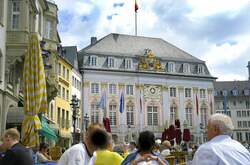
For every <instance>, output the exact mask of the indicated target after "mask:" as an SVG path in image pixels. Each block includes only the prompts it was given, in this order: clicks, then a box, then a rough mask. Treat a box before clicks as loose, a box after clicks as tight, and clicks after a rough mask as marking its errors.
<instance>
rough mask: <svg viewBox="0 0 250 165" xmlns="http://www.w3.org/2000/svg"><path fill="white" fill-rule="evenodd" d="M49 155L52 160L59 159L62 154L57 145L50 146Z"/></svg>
mask: <svg viewBox="0 0 250 165" xmlns="http://www.w3.org/2000/svg"><path fill="white" fill-rule="evenodd" d="M49 155H50V156H51V158H52V160H59V159H60V157H61V156H62V148H61V147H59V146H55V147H52V148H50V149H49Z"/></svg>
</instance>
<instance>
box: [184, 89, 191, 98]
mask: <svg viewBox="0 0 250 165" xmlns="http://www.w3.org/2000/svg"><path fill="white" fill-rule="evenodd" d="M191 96H192V89H191V88H185V97H188V98H190V97H191Z"/></svg>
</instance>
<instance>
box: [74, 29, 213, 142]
mask: <svg viewBox="0 0 250 165" xmlns="http://www.w3.org/2000/svg"><path fill="white" fill-rule="evenodd" d="M78 54H79V59H78V60H79V68H80V72H81V73H82V76H83V78H82V84H83V89H82V90H83V111H84V114H85V113H87V114H88V115H89V116H90V122H91V123H94V122H100V123H102V121H103V118H109V119H110V125H111V131H112V135H113V138H114V140H115V141H122V140H127V141H128V140H130V139H129V137H130V136H131V137H132V138H135V137H136V136H137V135H138V132H139V131H142V130H145V129H149V130H151V131H153V132H154V133H155V135H156V137H161V132H162V131H163V129H164V128H165V127H168V126H169V125H170V124H173V123H174V121H175V120H176V119H179V120H180V122H181V127H182V128H183V125H187V127H188V128H190V129H191V132H192V135H193V137H192V140H194V141H199V142H202V136H200V135H201V134H202V131H203V130H202V129H203V128H205V126H206V125H207V120H208V117H209V116H210V115H211V114H212V113H214V108H213V105H214V97H213V91H214V87H213V81H214V80H215V79H216V78H215V77H213V76H212V75H211V74H210V73H209V70H208V68H207V66H206V64H205V62H204V61H202V60H200V59H198V58H196V57H194V56H192V55H190V54H188V53H187V52H185V51H183V50H181V49H179V48H177V47H176V46H174V45H172V44H170V43H168V42H167V41H165V40H162V39H160V38H150V37H144V36H131V35H123V34H114V33H112V34H109V35H107V36H105V37H103V38H102V39H100V40H97V38H95V37H92V38H91V44H90V45H89V46H87V47H86V48H84V49H82V50H81V51H79V52H78ZM121 105H122V106H121ZM121 107H123V108H121ZM201 126H202V127H201ZM200 128H201V129H200ZM129 133H131V134H129Z"/></svg>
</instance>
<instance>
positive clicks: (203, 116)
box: [200, 105, 208, 127]
mask: <svg viewBox="0 0 250 165" xmlns="http://www.w3.org/2000/svg"><path fill="white" fill-rule="evenodd" d="M200 112H201V123H202V124H203V126H205V127H206V126H207V119H208V116H207V107H206V105H203V106H201V111H200Z"/></svg>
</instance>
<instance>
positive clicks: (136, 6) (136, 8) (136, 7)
mask: <svg viewBox="0 0 250 165" xmlns="http://www.w3.org/2000/svg"><path fill="white" fill-rule="evenodd" d="M138 9H139V7H138V5H137V2H136V0H135V12H136V13H137V10H138Z"/></svg>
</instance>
